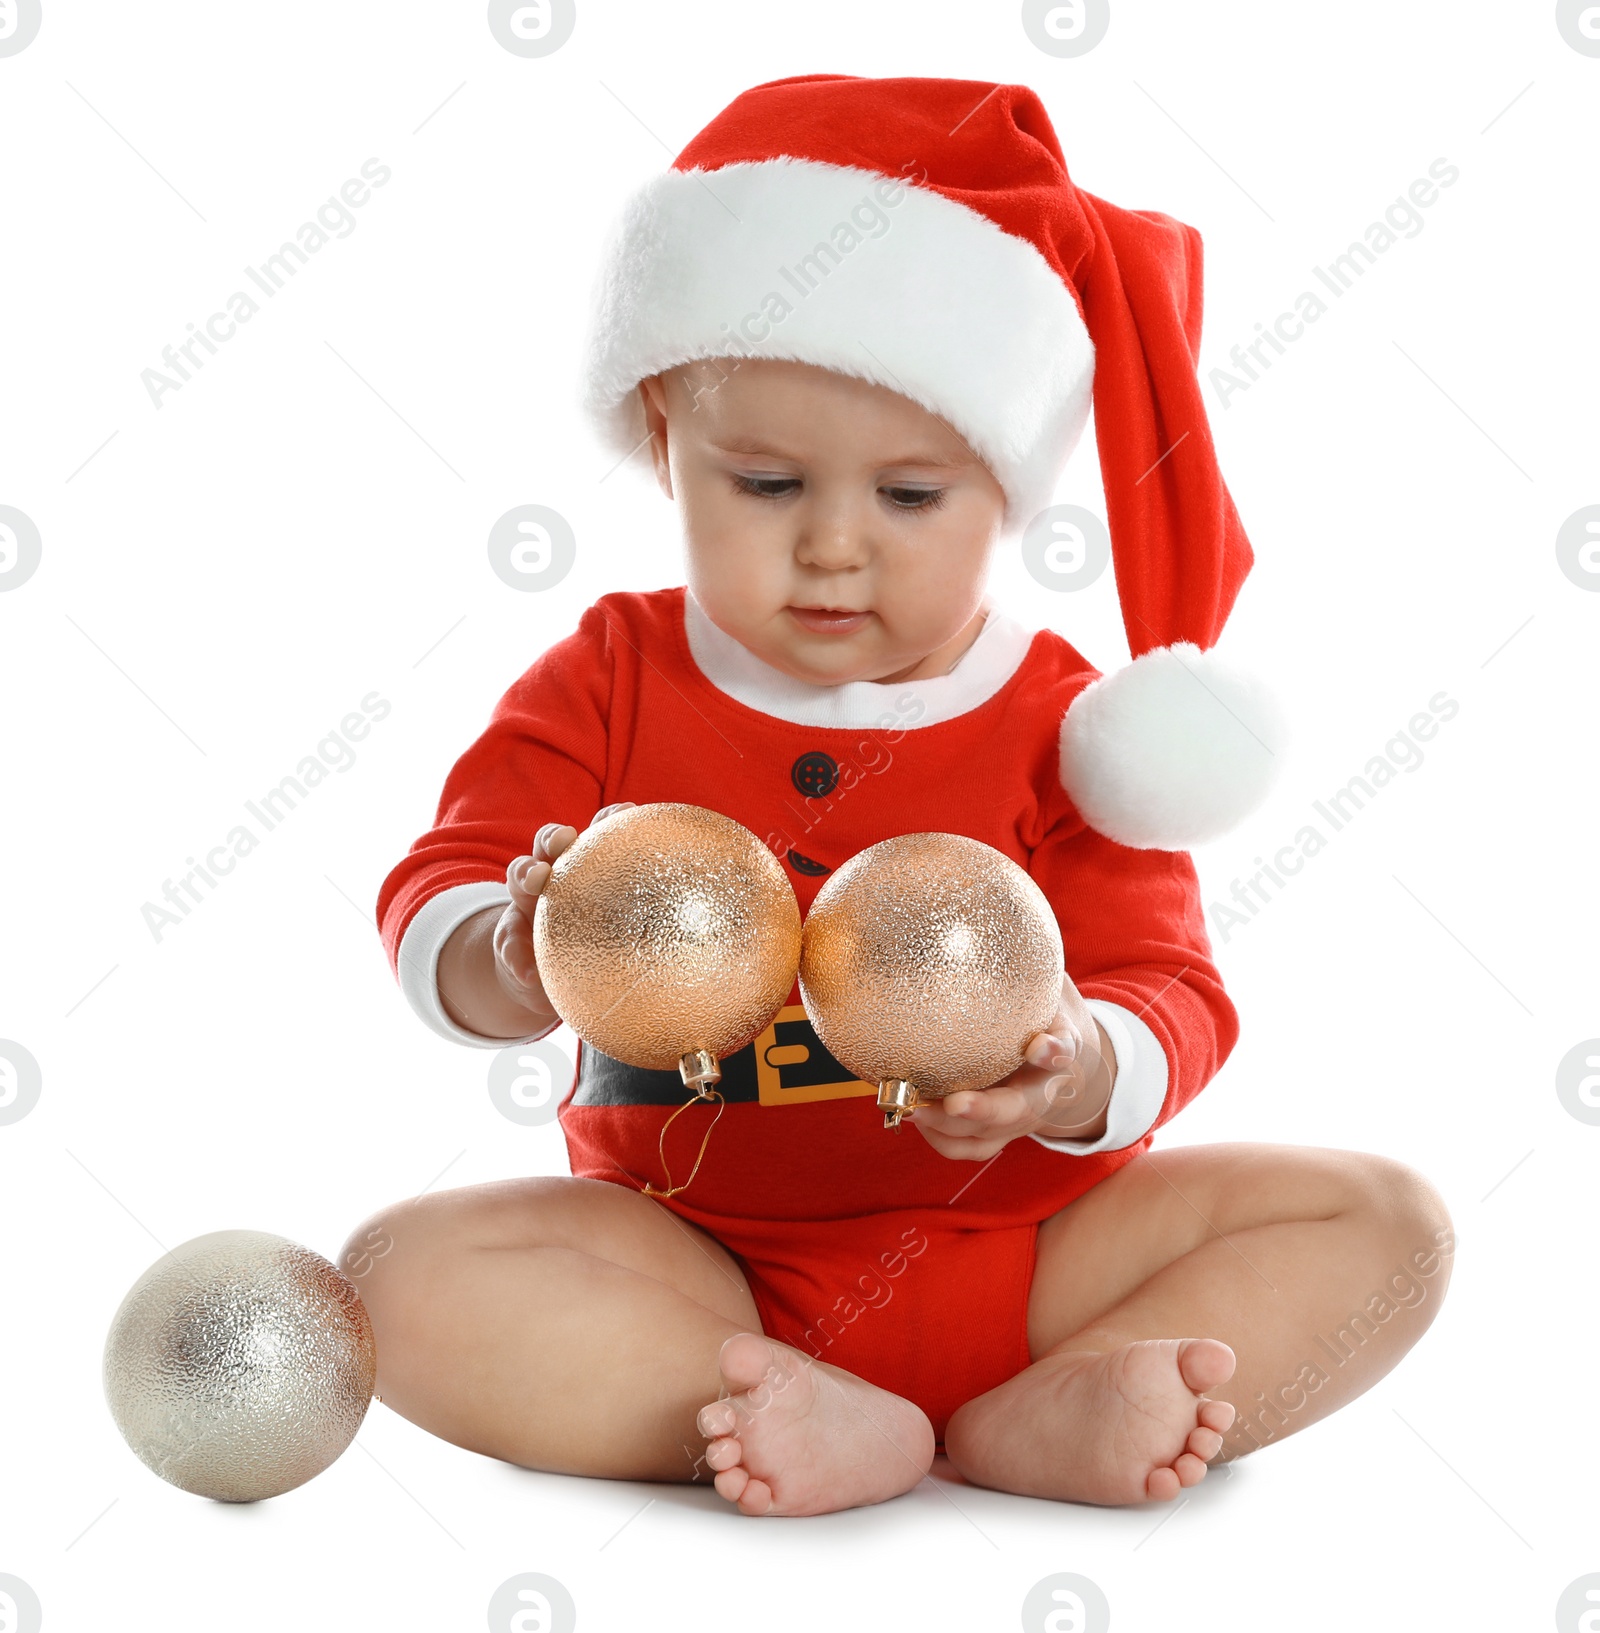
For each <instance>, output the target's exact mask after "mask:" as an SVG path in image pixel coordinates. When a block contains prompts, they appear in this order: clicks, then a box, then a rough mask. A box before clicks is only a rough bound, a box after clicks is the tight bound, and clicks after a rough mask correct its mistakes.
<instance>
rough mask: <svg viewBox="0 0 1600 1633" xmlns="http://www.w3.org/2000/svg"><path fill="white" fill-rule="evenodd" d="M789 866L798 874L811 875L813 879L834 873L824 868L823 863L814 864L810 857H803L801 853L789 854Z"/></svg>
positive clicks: (791, 852)
mask: <svg viewBox="0 0 1600 1633" xmlns="http://www.w3.org/2000/svg"><path fill="white" fill-rule="evenodd" d="M789 866H790V867H792V868H793V869H794V870H795V872H796V873H809V874H810V875H811V877H812V878H813V879H819V878H821V877H822V875H823V874H824V873H832V872H833V869H832V868H830V867H826V866H824V865H823V864H822V863H821V862H813V861H812V860H811V858H810V857H809V856H802V855H801V854H800V852H799V851H790V852H789Z"/></svg>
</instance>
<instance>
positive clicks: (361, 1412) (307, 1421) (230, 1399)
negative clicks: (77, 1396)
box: [104, 1230, 377, 1503]
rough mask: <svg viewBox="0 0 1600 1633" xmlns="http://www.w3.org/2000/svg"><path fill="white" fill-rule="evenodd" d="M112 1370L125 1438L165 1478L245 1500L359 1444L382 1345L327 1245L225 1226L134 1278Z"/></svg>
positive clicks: (295, 1481)
mask: <svg viewBox="0 0 1600 1633" xmlns="http://www.w3.org/2000/svg"><path fill="white" fill-rule="evenodd" d="M104 1375H105V1390H106V1400H107V1402H108V1403H109V1404H110V1407H111V1415H112V1416H113V1417H114V1418H115V1419H116V1423H117V1427H118V1428H119V1429H120V1430H121V1431H122V1434H123V1438H124V1439H125V1440H126V1441H127V1442H128V1444H129V1446H131V1447H132V1448H133V1450H134V1452H135V1453H137V1455H138V1456H139V1457H140V1458H141V1459H142V1460H143V1461H144V1462H145V1463H146V1464H148V1465H149V1467H150V1468H152V1469H153V1470H154V1471H155V1472H156V1473H157V1474H159V1475H160V1476H161V1478H162V1479H163V1480H168V1481H170V1482H171V1483H172V1484H173V1485H175V1486H180V1487H182V1489H183V1490H185V1491H191V1492H194V1493H195V1494H196V1495H197V1496H201V1497H214V1498H216V1499H218V1500H219V1501H221V1502H232V1503H247V1502H255V1501H257V1500H259V1499H260V1498H263V1497H276V1496H278V1495H279V1494H280V1493H282V1492H285V1491H292V1490H293V1489H294V1488H295V1487H296V1486H298V1485H303V1484H304V1483H305V1482H306V1481H307V1480H309V1479H311V1478H312V1477H313V1476H314V1475H317V1474H320V1473H321V1472H322V1471H323V1470H324V1469H325V1468H327V1467H328V1465H329V1464H330V1463H332V1462H333V1461H334V1460H335V1459H336V1458H337V1457H338V1456H339V1454H340V1453H341V1452H343V1451H344V1449H345V1448H346V1447H347V1446H348V1445H349V1444H350V1442H351V1441H352V1440H353V1439H354V1438H355V1434H356V1430H357V1429H359V1428H360V1427H361V1420H362V1419H363V1418H364V1417H365V1416H366V1411H367V1407H368V1405H369V1404H370V1403H371V1400H372V1390H373V1385H374V1382H375V1380H376V1375H377V1350H376V1347H375V1345H374V1343H373V1336H372V1322H371V1320H370V1318H369V1317H368V1315H367V1312H366V1309H365V1307H364V1306H363V1304H362V1302H361V1298H360V1295H359V1294H358V1293H357V1292H356V1289H355V1285H354V1283H352V1282H351V1281H350V1280H349V1279H348V1278H347V1277H346V1276H344V1275H343V1274H342V1273H341V1272H340V1271H339V1270H337V1269H335V1267H334V1266H333V1265H331V1264H330V1263H329V1262H328V1261H327V1260H326V1259H324V1258H323V1257H322V1255H321V1254H320V1253H313V1252H312V1251H311V1249H310V1248H306V1247H301V1246H300V1244H299V1243H297V1242H291V1241H288V1240H287V1239H286V1238H284V1237H282V1236H274V1235H271V1234H270V1233H268V1232H266V1231H260V1230H218V1231H213V1232H211V1233H210V1235H207V1236H197V1237H195V1238H194V1240H193V1241H190V1242H185V1243H184V1244H183V1245H182V1246H181V1247H177V1248H174V1249H173V1250H172V1252H170V1253H168V1254H167V1255H166V1257H165V1258H162V1259H159V1260H158V1261H157V1262H156V1263H155V1264H153V1265H152V1266H151V1267H150V1268H149V1269H148V1270H147V1271H146V1272H145V1273H144V1274H143V1275H142V1276H141V1277H140V1278H139V1280H138V1281H137V1282H135V1283H134V1285H133V1287H132V1289H131V1290H130V1291H129V1293H128V1296H127V1297H126V1298H125V1299H124V1300H123V1301H122V1305H121V1307H120V1308H119V1309H118V1311H117V1313H116V1316H115V1318H114V1319H113V1321H112V1323H111V1331H110V1333H109V1334H108V1336H107V1338H106V1349H105V1368H104Z"/></svg>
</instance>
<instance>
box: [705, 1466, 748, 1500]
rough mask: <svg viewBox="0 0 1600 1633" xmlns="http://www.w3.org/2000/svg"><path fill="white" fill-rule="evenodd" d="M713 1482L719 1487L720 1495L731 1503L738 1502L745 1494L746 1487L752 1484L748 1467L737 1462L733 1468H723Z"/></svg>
mask: <svg viewBox="0 0 1600 1633" xmlns="http://www.w3.org/2000/svg"><path fill="white" fill-rule="evenodd" d="M711 1483H712V1485H714V1486H715V1487H716V1488H717V1495H718V1496H719V1497H726V1498H727V1499H728V1501H729V1502H730V1503H736V1502H738V1500H739V1498H740V1497H741V1496H742V1495H743V1494H744V1488H745V1487H746V1486H747V1485H749V1484H750V1474H749V1471H748V1470H747V1469H743V1468H740V1467H739V1466H738V1465H737V1464H735V1465H734V1467H733V1468H731V1469H723V1470H722V1472H721V1473H720V1474H718V1476H717V1477H716V1479H715V1480H713V1481H712V1482H711Z"/></svg>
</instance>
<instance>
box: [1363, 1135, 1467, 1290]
mask: <svg viewBox="0 0 1600 1633" xmlns="http://www.w3.org/2000/svg"><path fill="white" fill-rule="evenodd" d="M1348 1155H1349V1156H1350V1157H1351V1158H1352V1159H1354V1160H1353V1161H1352V1162H1351V1164H1350V1168H1349V1177H1350V1180H1351V1184H1352V1187H1353V1191H1354V1194H1355V1197H1356V1198H1357V1201H1358V1205H1359V1207H1360V1208H1361V1210H1362V1211H1363V1212H1364V1213H1366V1214H1367V1215H1368V1216H1369V1217H1370V1218H1371V1219H1372V1220H1373V1221H1374V1223H1375V1224H1376V1225H1377V1226H1379V1227H1380V1228H1381V1229H1382V1230H1383V1232H1384V1233H1385V1235H1386V1236H1387V1237H1388V1238H1389V1240H1390V1242H1391V1244H1392V1246H1393V1250H1394V1251H1395V1252H1396V1253H1398V1254H1400V1255H1401V1256H1402V1258H1403V1259H1404V1261H1405V1264H1406V1266H1407V1267H1408V1268H1411V1269H1418V1268H1419V1267H1420V1265H1421V1263H1422V1262H1425V1261H1428V1260H1430V1259H1437V1260H1439V1261H1441V1262H1442V1263H1443V1265H1444V1268H1445V1279H1448V1273H1449V1272H1448V1267H1449V1260H1450V1256H1451V1254H1452V1253H1453V1252H1454V1251H1455V1226H1454V1223H1453V1221H1452V1220H1451V1218H1450V1209H1449V1208H1448V1206H1446V1204H1445V1200H1444V1197H1443V1196H1441V1195H1440V1193H1439V1189H1438V1187H1437V1186H1436V1185H1435V1184H1434V1183H1433V1181H1432V1180H1430V1179H1429V1178H1428V1177H1427V1175H1426V1174H1423V1173H1421V1172H1419V1171H1418V1170H1417V1169H1415V1168H1413V1167H1411V1166H1410V1164H1408V1163H1404V1162H1400V1161H1398V1160H1397V1159H1395V1158H1393V1157H1384V1156H1379V1155H1377V1154H1376V1153H1373V1152H1350V1153H1348ZM1413 1261H1415V1262H1413Z"/></svg>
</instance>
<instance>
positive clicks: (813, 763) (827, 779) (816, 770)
mask: <svg viewBox="0 0 1600 1633" xmlns="http://www.w3.org/2000/svg"><path fill="white" fill-rule="evenodd" d="M789 777H790V780H791V781H792V782H793V783H794V785H795V787H796V788H798V789H799V790H800V792H801V793H802V794H805V795H808V796H811V797H814V798H817V799H820V798H821V797H822V796H823V795H824V794H831V793H832V792H833V791H834V789H835V788H837V787H838V786H839V762H838V761H837V760H836V759H834V757H833V756H832V755H831V754H820V753H817V754H802V755H801V756H800V758H799V759H798V760H796V761H795V763H794V764H793V765H792V766H790V767H789Z"/></svg>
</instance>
